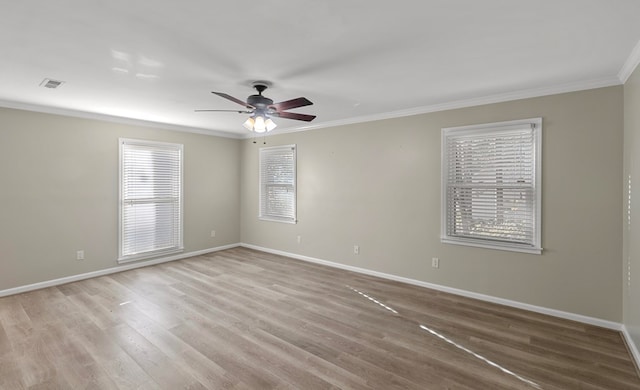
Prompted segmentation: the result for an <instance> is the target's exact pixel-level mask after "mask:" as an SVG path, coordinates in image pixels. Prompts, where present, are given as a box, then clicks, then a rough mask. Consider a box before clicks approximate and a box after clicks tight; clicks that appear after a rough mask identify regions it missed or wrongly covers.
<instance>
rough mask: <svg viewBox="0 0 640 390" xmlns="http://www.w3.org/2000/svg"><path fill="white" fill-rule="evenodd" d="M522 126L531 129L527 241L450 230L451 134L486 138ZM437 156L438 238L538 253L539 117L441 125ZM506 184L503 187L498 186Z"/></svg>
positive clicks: (448, 242)
mask: <svg viewBox="0 0 640 390" xmlns="http://www.w3.org/2000/svg"><path fill="white" fill-rule="evenodd" d="M524 128H530V129H532V131H533V137H532V140H533V152H532V159H533V161H532V166H531V167H529V168H530V169H532V175H531V176H532V177H531V179H532V186H533V189H532V190H533V191H532V194H533V197H534V199H533V200H532V203H531V205H530V206H531V208H532V210H531V213H532V215H531V218H532V219H531V221H532V223H533V226H532V229H533V233H532V235H531V240H530V242H527V243H520V242H510V241H509V240H506V239H495V240H494V239H490V238H485V237H472V236H470V235H465V234H464V233H462V234H455V233H453V234H452V233H451V231H452V230H453V225H451V226H449V223H450V221H452V219H453V217H454V214H455V211H454V210H453V209H449V205H450V204H452V202H450V199H449V198H448V196H449V194H450V193H451V192H450V191H449V187H450V186H453V184H451V183H450V181H449V161H451V160H450V159H449V156H448V144H449V142H452V140H453V139H455V138H462V137H466V138H474V137H478V138H486V137H487V136H499V135H500V134H504V135H506V134H507V133H508V132H513V131H517V130H518V129H520V130H522V129H524ZM441 148H442V149H441V158H442V161H441V163H442V166H441V169H442V174H441V179H442V184H441V188H442V194H441V222H440V226H441V242H443V243H446V244H457V245H467V246H475V247H481V248H490V249H499V250H508V251H515V252H524V253H532V254H541V253H542V245H541V227H542V223H541V222H542V221H541V215H542V177H541V174H542V158H541V156H542V118H531V119H522V120H514V121H507V122H496V123H486V124H480V125H471V126H461V127H449V128H443V129H442V139H441ZM498 188H507V187H498V186H497V185H496V189H498Z"/></svg>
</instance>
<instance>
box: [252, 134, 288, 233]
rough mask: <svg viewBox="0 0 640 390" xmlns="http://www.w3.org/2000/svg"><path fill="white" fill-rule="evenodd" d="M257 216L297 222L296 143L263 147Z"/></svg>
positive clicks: (261, 150) (272, 219)
mask: <svg viewBox="0 0 640 390" xmlns="http://www.w3.org/2000/svg"><path fill="white" fill-rule="evenodd" d="M259 176H260V185H259V188H260V194H259V198H260V207H259V215H258V218H260V219H262V220H267V221H278V222H288V223H296V145H285V146H274V147H269V148H261V149H260V175H259Z"/></svg>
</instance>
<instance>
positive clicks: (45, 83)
mask: <svg viewBox="0 0 640 390" xmlns="http://www.w3.org/2000/svg"><path fill="white" fill-rule="evenodd" d="M62 84H64V81H58V80H52V79H44V80H42V82H41V83H40V86H41V87H45V88H51V89H56V88H58V87H60V86H61V85H62Z"/></svg>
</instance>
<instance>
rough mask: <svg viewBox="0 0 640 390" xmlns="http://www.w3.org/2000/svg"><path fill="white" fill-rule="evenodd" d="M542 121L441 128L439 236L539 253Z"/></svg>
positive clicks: (469, 242)
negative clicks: (441, 192) (441, 159)
mask: <svg viewBox="0 0 640 390" xmlns="http://www.w3.org/2000/svg"><path fill="white" fill-rule="evenodd" d="M541 124H542V121H541V119H539V118H538V119H533V120H524V121H514V122H505V123H496V124H490V125H480V126H467V127H463V128H450V129H443V137H442V142H443V150H442V153H443V162H442V168H443V171H442V177H443V191H444V193H443V222H442V225H443V232H442V240H443V242H448V243H458V244H466V245H476V246H485V247H490V248H496V249H508V250H519V251H524V252H532V253H540V250H541V247H540V178H539V175H540V165H539V163H540V159H539V156H540V139H541Z"/></svg>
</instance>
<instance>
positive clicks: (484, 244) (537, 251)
mask: <svg viewBox="0 0 640 390" xmlns="http://www.w3.org/2000/svg"><path fill="white" fill-rule="evenodd" d="M440 242H442V243H443V244H453V245H463V246H473V247H477V248H485V249H495V250H500V251H510V252H521V253H529V254H532V255H541V254H542V248H536V247H529V246H522V245H518V244H509V243H503V244H501V243H493V242H491V241H480V240H473V239H471V240H465V239H461V238H451V237H443V238H441V239H440Z"/></svg>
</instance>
